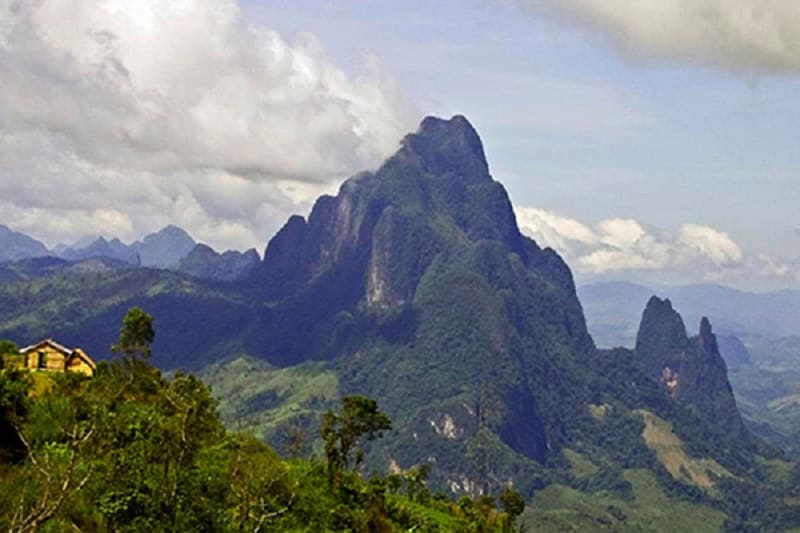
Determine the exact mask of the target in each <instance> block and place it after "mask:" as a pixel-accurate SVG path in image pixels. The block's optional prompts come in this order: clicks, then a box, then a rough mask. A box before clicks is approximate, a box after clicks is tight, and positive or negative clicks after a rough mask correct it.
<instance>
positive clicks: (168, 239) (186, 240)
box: [130, 225, 196, 268]
mask: <svg viewBox="0 0 800 533" xmlns="http://www.w3.org/2000/svg"><path fill="white" fill-rule="evenodd" d="M195 244H196V243H195V242H194V239H192V238H191V237H190V236H189V234H188V233H186V232H185V231H184V230H182V229H181V228H179V227H177V226H172V225H170V226H166V227H165V228H163V229H161V230H160V231H157V232H156V233H151V234H150V235H147V236H146V237H144V238H143V239H142V240H141V241H136V242H135V243H133V244H131V245H130V248H131V250H133V251H134V252H136V253H137V254H139V258H140V259H141V263H142V266H146V267H154V268H172V267H175V266H177V265H178V263H179V262H180V261H181V259H183V258H184V257H186V256H187V255H189V252H191V251H192V249H193V248H194V246H195Z"/></svg>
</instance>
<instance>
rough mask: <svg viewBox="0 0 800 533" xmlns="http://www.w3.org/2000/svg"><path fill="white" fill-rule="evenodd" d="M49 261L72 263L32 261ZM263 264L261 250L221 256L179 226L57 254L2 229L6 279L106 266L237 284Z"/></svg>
mask: <svg viewBox="0 0 800 533" xmlns="http://www.w3.org/2000/svg"><path fill="white" fill-rule="evenodd" d="M44 257H51V258H57V259H61V260H64V261H66V262H67V263H63V262H58V261H49V262H48V261H45V262H36V261H33V262H32V261H30V260H32V259H36V258H44ZM90 260H95V261H93V262H92V261H90ZM96 260H106V261H100V262H98V261H96ZM3 263H6V264H5V265H3ZM10 263H16V264H13V265H12V264H10ZM68 263H75V264H76V265H77V264H80V265H82V266H81V267H78V266H74V265H70V264H68ZM259 263H260V257H259V255H258V252H256V251H255V250H248V251H246V252H244V253H240V252H236V251H227V252H224V253H222V254H219V253H217V252H215V251H214V250H213V249H212V248H211V247H209V246H207V245H205V244H198V243H196V242H195V241H194V239H192V237H191V236H190V235H189V234H188V233H187V232H186V231H184V230H183V229H181V228H179V227H177V226H173V225H169V226H166V227H165V228H163V229H161V230H160V231H157V232H155V233H151V234H149V235H146V236H145V237H144V238H142V239H141V240H138V241H136V242H133V243H131V244H130V245H126V244H125V243H123V242H122V241H121V240H119V239H117V238H114V239H110V240H108V239H106V238H104V237H102V236H98V237H96V238H91V237H84V238H82V239H80V240H79V241H78V242H76V243H75V244H72V245H64V244H59V245H57V246H55V247H54V248H53V249H52V250H48V249H47V247H46V246H45V245H44V244H43V243H41V242H39V241H37V240H36V239H33V238H32V237H29V236H27V235H25V234H23V233H20V232H15V231H12V230H10V229H9V228H7V227H6V226H0V280H9V279H15V278H19V277H22V278H25V277H39V276H40V275H42V273H43V272H48V273H50V274H52V273H54V272H55V271H63V272H67V271H69V272H80V271H84V270H86V269H91V268H97V267H98V265H102V266H103V268H105V269H113V268H128V267H130V266H135V267H138V266H141V267H147V268H156V269H168V270H176V271H180V272H183V273H185V274H187V275H190V276H192V277H196V278H199V279H205V280H210V281H223V282H232V281H237V280H242V279H245V278H247V277H249V276H251V275H252V274H253V272H254V270H255V268H256V267H257V265H258V264H259ZM45 265H47V266H46V268H45ZM89 265H94V267H90V266H89ZM43 269H44V270H43Z"/></svg>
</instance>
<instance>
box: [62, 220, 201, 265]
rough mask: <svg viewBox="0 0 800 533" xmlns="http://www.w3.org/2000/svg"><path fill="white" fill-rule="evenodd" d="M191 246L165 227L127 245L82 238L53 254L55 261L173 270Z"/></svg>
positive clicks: (174, 228)
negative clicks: (103, 261)
mask: <svg viewBox="0 0 800 533" xmlns="http://www.w3.org/2000/svg"><path fill="white" fill-rule="evenodd" d="M195 244H196V243H195V242H194V240H193V239H192V238H191V237H190V236H189V234H188V233H186V232H185V231H184V230H182V229H181V228H179V227H177V226H172V225H169V226H166V227H164V228H163V229H161V230H159V231H157V232H156V233H151V234H149V235H146V236H145V237H144V238H142V239H141V240H139V241H136V242H134V243H131V244H130V245H126V244H125V243H123V242H122V241H120V240H119V239H116V238H115V239H111V240H106V239H105V238H104V237H97V238H94V239H92V238H87V237H84V238H83V239H81V240H79V241H78V242H76V243H75V244H73V245H71V246H66V245H63V244H62V245H58V246H56V247H55V248H54V249H53V251H54V253H55V254H56V255H58V257H61V258H63V259H67V260H69V261H80V260H83V259H88V258H97V257H105V258H109V259H115V260H117V261H123V262H125V263H128V264H131V265H141V266H144V267H150V268H174V267H177V266H178V263H180V261H181V259H183V258H184V257H186V256H187V255H188V254H189V252H191V251H192V249H193V248H194V246H195Z"/></svg>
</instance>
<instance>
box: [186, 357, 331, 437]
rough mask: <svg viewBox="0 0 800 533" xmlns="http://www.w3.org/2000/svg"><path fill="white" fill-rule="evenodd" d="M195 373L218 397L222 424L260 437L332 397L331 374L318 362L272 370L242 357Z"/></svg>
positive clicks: (316, 410) (322, 407)
mask: <svg viewBox="0 0 800 533" xmlns="http://www.w3.org/2000/svg"><path fill="white" fill-rule="evenodd" d="M200 376H201V377H202V379H203V380H204V381H205V382H206V383H207V384H209V385H210V386H211V391H212V394H213V395H214V396H215V397H216V398H217V399H218V400H219V402H220V404H219V411H220V415H221V416H222V419H223V421H224V422H225V424H226V425H227V426H228V427H230V428H231V429H236V430H239V431H250V432H252V433H253V434H255V435H256V436H257V437H259V438H262V439H264V438H266V437H267V435H268V433H269V432H270V431H271V430H275V429H276V428H278V427H279V426H281V425H283V424H285V423H287V422H290V421H291V420H292V419H294V418H298V417H301V416H304V415H312V416H316V415H318V414H319V413H321V412H322V411H324V410H325V409H327V408H328V407H329V406H330V404H332V402H334V401H336V400H337V398H338V390H339V383H338V379H337V377H336V373H335V372H334V371H333V370H331V369H330V368H329V367H328V366H327V365H326V364H324V363H319V362H310V363H304V364H301V365H298V366H294V367H290V368H280V369H278V368H273V367H271V366H270V365H269V364H268V363H266V362H264V361H262V360H259V359H255V358H252V357H246V356H242V357H237V358H235V359H232V360H229V361H226V362H223V363H217V364H214V365H212V366H210V367H208V368H206V369H205V370H203V371H202V372H201V373H200Z"/></svg>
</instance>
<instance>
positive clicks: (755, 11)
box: [519, 0, 800, 75]
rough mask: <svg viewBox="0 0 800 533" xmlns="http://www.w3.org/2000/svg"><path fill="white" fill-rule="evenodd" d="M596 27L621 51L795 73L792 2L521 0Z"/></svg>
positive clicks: (798, 29) (799, 8) (798, 68)
mask: <svg viewBox="0 0 800 533" xmlns="http://www.w3.org/2000/svg"><path fill="white" fill-rule="evenodd" d="M519 2H520V3H521V4H522V5H523V6H525V7H526V8H529V9H531V10H533V11H534V12H536V13H547V14H550V15H555V16H557V17H560V18H562V19H563V20H567V21H569V22H571V23H574V24H577V25H579V26H583V27H586V28H589V29H591V30H595V31H599V32H601V33H603V34H605V35H606V36H608V38H609V39H610V40H611V42H612V43H613V44H614V45H615V46H616V47H617V48H619V49H620V50H621V51H622V52H623V54H625V55H626V56H627V57H629V58H631V59H634V60H640V61H664V62H667V63H674V62H691V63H697V64H702V65H706V66H711V67H717V68H721V69H724V70H728V71H733V72H739V73H748V74H749V73H753V74H771V75H774V74H798V73H800V4H799V3H797V2H795V1H793V0H647V1H646V2H642V1H639V2H630V1H626V0H519Z"/></svg>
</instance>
